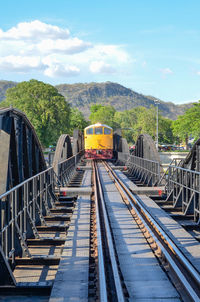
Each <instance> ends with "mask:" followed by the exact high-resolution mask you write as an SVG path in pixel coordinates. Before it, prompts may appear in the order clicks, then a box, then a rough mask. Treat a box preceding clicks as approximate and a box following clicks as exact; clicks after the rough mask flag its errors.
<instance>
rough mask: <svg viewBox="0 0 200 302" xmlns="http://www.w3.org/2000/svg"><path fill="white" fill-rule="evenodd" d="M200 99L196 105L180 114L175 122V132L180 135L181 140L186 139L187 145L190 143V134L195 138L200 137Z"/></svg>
mask: <svg viewBox="0 0 200 302" xmlns="http://www.w3.org/2000/svg"><path fill="white" fill-rule="evenodd" d="M199 116H200V101H199V103H195V104H194V106H193V107H192V108H190V109H188V110H186V112H185V113H184V114H183V115H180V116H179V117H178V119H177V120H176V121H174V123H173V133H174V135H176V136H178V137H179V138H180V140H181V141H184V142H185V144H186V146H187V144H188V138H189V136H190V135H191V136H193V137H194V138H195V139H198V138H199V137H200V119H199Z"/></svg>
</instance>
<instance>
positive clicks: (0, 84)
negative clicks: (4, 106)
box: [0, 81, 17, 102]
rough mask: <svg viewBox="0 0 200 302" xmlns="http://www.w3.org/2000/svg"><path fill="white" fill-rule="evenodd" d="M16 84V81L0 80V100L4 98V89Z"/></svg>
mask: <svg viewBox="0 0 200 302" xmlns="http://www.w3.org/2000/svg"><path fill="white" fill-rule="evenodd" d="M16 85H17V83H16V82H11V81H0V102H1V101H3V99H5V94H6V90H7V89H8V88H12V87H14V86H16Z"/></svg>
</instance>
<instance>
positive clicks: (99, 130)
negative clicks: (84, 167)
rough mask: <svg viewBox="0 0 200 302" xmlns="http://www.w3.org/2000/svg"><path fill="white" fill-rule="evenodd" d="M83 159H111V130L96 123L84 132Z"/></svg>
mask: <svg viewBox="0 0 200 302" xmlns="http://www.w3.org/2000/svg"><path fill="white" fill-rule="evenodd" d="M84 142H85V158H90V159H111V158H112V157H113V129H112V128H111V127H109V126H107V125H103V124H100V123H97V124H95V125H90V126H88V127H86V128H85V130H84Z"/></svg>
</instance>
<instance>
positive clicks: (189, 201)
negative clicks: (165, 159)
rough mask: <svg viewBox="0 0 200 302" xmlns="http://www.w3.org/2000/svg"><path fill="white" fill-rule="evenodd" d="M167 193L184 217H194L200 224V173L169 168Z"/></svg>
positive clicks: (169, 199)
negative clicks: (188, 215)
mask: <svg viewBox="0 0 200 302" xmlns="http://www.w3.org/2000/svg"><path fill="white" fill-rule="evenodd" d="M166 192H167V199H166V200H167V201H172V204H173V207H180V208H182V212H183V214H184V215H187V214H190V215H194V221H196V222H197V223H198V224H199V223H200V172H197V171H193V170H189V169H184V168H181V167H178V166H169V173H168V180H167V185H166Z"/></svg>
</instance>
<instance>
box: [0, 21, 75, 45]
mask: <svg viewBox="0 0 200 302" xmlns="http://www.w3.org/2000/svg"><path fill="white" fill-rule="evenodd" d="M69 34H70V32H69V30H68V29H62V28H59V27H58V26H55V25H50V24H46V23H43V22H41V21H39V20H35V21H32V22H22V23H19V24H17V26H16V27H12V28H11V29H9V30H8V31H6V32H3V31H2V30H1V29H0V39H5V40H7V39H10V40H21V39H29V40H34V41H36V40H41V39H43V38H45V39H48V38H49V39H54V38H56V39H66V38H68V37H69Z"/></svg>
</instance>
